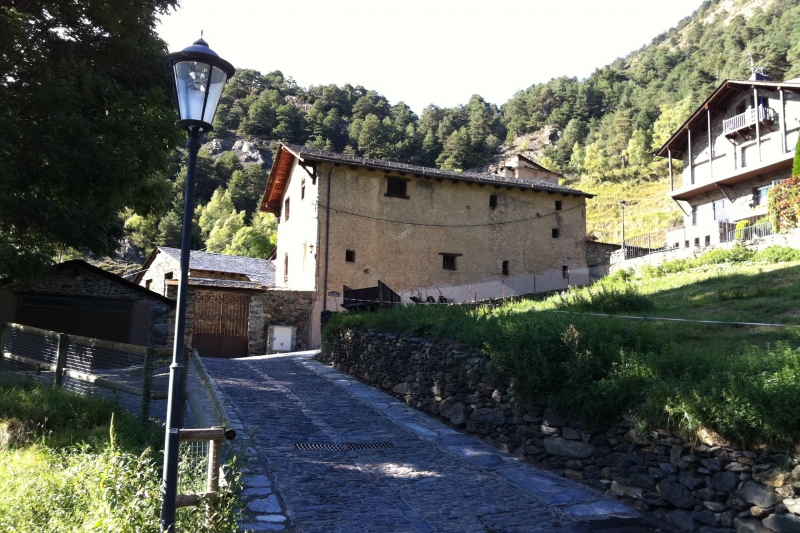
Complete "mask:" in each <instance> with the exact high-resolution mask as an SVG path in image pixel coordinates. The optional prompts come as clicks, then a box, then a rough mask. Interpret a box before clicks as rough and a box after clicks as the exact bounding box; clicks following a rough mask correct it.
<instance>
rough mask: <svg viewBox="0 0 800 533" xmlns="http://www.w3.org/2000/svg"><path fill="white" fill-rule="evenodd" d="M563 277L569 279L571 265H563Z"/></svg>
mask: <svg viewBox="0 0 800 533" xmlns="http://www.w3.org/2000/svg"><path fill="white" fill-rule="evenodd" d="M561 277H562V278H564V279H569V267H568V266H567V265H564V266H562V267H561Z"/></svg>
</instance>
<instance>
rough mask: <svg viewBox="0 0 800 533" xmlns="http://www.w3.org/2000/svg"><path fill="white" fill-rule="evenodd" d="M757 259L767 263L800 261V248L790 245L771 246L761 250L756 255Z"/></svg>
mask: <svg viewBox="0 0 800 533" xmlns="http://www.w3.org/2000/svg"><path fill="white" fill-rule="evenodd" d="M755 259H756V260H757V261H763V262H765V263H784V262H789V261H800V250H798V249H796V248H789V247H788V246H770V247H769V248H765V249H763V250H761V251H759V252H758V253H757V254H756V255H755Z"/></svg>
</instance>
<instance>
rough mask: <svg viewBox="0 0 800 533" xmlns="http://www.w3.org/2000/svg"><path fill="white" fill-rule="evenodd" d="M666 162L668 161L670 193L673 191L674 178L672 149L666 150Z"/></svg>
mask: <svg viewBox="0 0 800 533" xmlns="http://www.w3.org/2000/svg"><path fill="white" fill-rule="evenodd" d="M667 160H668V161H669V190H670V192H672V191H674V190H675V178H674V176H673V174H672V149H671V148H667Z"/></svg>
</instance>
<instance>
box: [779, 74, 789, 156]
mask: <svg viewBox="0 0 800 533" xmlns="http://www.w3.org/2000/svg"><path fill="white" fill-rule="evenodd" d="M778 93H779V94H780V95H781V118H780V121H781V149H782V150H783V151H782V152H781V153H783V154H785V153H786V152H789V150H790V149H789V147H788V146H787V142H786V100H785V99H784V96H783V87H781V88H780V89H778Z"/></svg>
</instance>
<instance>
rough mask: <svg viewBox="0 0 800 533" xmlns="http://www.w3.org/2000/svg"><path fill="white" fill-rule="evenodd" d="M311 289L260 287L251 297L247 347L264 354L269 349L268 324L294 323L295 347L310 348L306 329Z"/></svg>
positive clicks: (309, 323) (309, 322)
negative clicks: (262, 289) (268, 289)
mask: <svg viewBox="0 0 800 533" xmlns="http://www.w3.org/2000/svg"><path fill="white" fill-rule="evenodd" d="M313 305H314V293H313V292H311V291H278V290H272V291H259V292H256V293H253V296H252V298H251V300H250V339H249V343H248V344H249V346H248V351H249V353H251V354H265V353H268V351H269V338H268V335H267V330H268V328H269V326H276V325H277V326H294V327H296V328H297V330H296V335H297V336H296V337H295V339H294V349H295V350H307V349H308V348H309V338H310V336H309V329H310V327H311V309H312V307H313Z"/></svg>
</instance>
